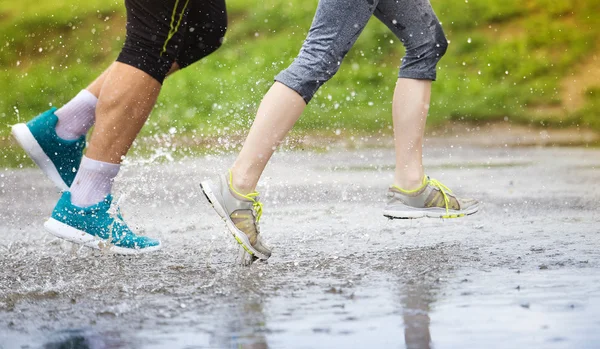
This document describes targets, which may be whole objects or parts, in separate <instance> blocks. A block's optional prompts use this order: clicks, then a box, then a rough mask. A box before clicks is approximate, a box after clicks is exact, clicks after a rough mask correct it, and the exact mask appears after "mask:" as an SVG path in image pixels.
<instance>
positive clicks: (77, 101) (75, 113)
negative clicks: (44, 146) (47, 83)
mask: <svg viewBox="0 0 600 349" xmlns="http://www.w3.org/2000/svg"><path fill="white" fill-rule="evenodd" d="M96 103H98V98H96V96H94V95H93V94H92V93H91V92H90V91H88V90H81V92H79V93H78V94H77V96H75V97H74V98H73V99H71V100H70V101H69V102H68V103H67V104H65V105H63V106H62V107H61V108H60V109H58V110H57V111H56V112H55V113H54V114H56V116H58V123H57V124H56V134H57V135H58V136H59V137H60V138H62V139H77V138H79V137H81V136H83V135H84V134H86V133H87V131H88V130H89V129H90V128H91V127H92V125H94V118H95V116H96Z"/></svg>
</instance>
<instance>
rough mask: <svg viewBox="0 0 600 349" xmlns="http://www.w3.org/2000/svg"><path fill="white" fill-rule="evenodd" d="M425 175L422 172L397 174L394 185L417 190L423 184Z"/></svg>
mask: <svg viewBox="0 0 600 349" xmlns="http://www.w3.org/2000/svg"><path fill="white" fill-rule="evenodd" d="M424 177H425V175H424V174H422V173H419V174H413V175H402V176H398V175H396V176H395V177H394V185H395V186H397V187H399V188H400V189H403V190H415V189H419V188H420V187H422V186H423V179H424Z"/></svg>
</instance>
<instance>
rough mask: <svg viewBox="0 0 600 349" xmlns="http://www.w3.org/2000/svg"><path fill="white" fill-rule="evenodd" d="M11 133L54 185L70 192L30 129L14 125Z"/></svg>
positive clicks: (25, 126)
mask: <svg viewBox="0 0 600 349" xmlns="http://www.w3.org/2000/svg"><path fill="white" fill-rule="evenodd" d="M11 133H12V135H13V137H14V138H15V140H16V141H17V143H19V145H20V146H21V148H23V150H25V153H27V155H29V157H30V158H31V159H32V160H33V162H35V164H36V165H37V166H38V167H39V168H40V169H41V170H42V172H44V174H46V176H48V178H50V180H51V181H52V182H53V183H54V185H55V186H56V187H57V188H58V189H59V190H61V191H66V190H69V187H68V186H67V184H66V183H65V181H63V179H62V177H61V176H60V174H59V173H58V170H57V169H56V166H54V164H53V163H52V160H50V158H49V157H48V155H46V153H45V152H44V150H43V149H42V147H41V146H40V145H39V143H38V142H37V141H36V140H35V137H33V134H32V133H31V131H29V127H27V125H25V124H16V125H13V127H12V130H11Z"/></svg>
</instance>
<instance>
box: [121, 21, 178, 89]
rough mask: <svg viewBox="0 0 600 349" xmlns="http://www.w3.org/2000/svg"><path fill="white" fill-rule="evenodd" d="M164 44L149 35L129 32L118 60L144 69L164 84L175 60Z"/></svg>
mask: <svg viewBox="0 0 600 349" xmlns="http://www.w3.org/2000/svg"><path fill="white" fill-rule="evenodd" d="M150 38H151V37H150ZM164 46H166V45H164ZM164 46H163V45H161V43H159V42H158V41H156V40H152V39H149V38H148V37H147V36H144V35H136V34H135V33H128V34H127V38H126V39H125V44H124V45H123V48H122V49H121V53H120V54H119V57H118V58H117V61H118V62H121V63H124V64H127V65H130V66H132V67H134V68H137V69H139V70H141V71H143V72H144V73H146V74H148V75H150V76H151V77H153V78H154V79H155V80H156V81H158V82H159V83H161V84H162V83H163V81H164V79H165V77H166V76H167V74H168V73H169V71H170V70H171V68H172V65H173V61H174V58H173V55H172V53H171V52H170V50H165V48H164Z"/></svg>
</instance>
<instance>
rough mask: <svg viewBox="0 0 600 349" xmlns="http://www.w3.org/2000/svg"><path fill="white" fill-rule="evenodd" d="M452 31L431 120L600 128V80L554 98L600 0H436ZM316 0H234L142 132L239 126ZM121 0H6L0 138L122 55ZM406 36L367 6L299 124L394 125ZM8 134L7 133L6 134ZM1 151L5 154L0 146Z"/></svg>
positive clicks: (585, 46)
mask: <svg viewBox="0 0 600 349" xmlns="http://www.w3.org/2000/svg"><path fill="white" fill-rule="evenodd" d="M432 3H433V6H434V8H435V9H436V12H437V14H438V17H439V18H440V20H441V21H442V22H443V26H444V29H445V31H446V34H447V36H448V39H449V40H450V42H451V43H450V47H449V50H448V52H447V55H446V57H444V59H443V60H442V61H441V62H440V64H439V67H438V69H439V70H438V81H437V82H435V83H434V91H433V96H434V98H433V100H432V105H431V109H430V117H429V121H428V124H429V126H430V127H439V126H440V125H444V123H445V122H447V121H449V120H450V121H452V120H465V121H469V122H473V121H488V120H501V119H506V118H508V119H509V120H511V121H514V122H522V123H532V122H536V123H539V122H542V123H545V124H550V125H556V126H564V125H574V124H577V125H580V126H584V127H591V128H594V129H596V130H600V121H598V120H600V118H599V115H598V113H599V112H598V111H599V110H600V108H599V107H600V82H598V83H597V84H596V85H595V86H590V87H589V88H588V91H587V93H586V96H587V97H586V102H585V104H584V105H582V106H581V107H580V108H579V109H578V110H576V111H573V112H565V111H563V110H562V109H561V108H554V109H551V110H553V112H549V113H548V114H547V115H542V116H540V115H536V116H535V118H534V117H532V112H531V109H532V108H534V107H537V106H550V107H552V106H555V107H556V106H560V105H561V99H562V98H563V97H562V96H561V93H560V90H561V81H562V80H563V79H564V78H565V77H567V76H569V75H570V74H572V73H573V72H574V71H575V70H576V68H577V66H578V64H580V63H581V62H582V61H584V60H585V59H587V58H588V57H590V56H591V55H593V54H597V53H598V52H599V47H598V45H597V44H598V39H597V38H598V37H599V34H600V17H599V16H596V15H595V14H597V13H600V0H585V1H584V0H582V1H577V2H574V1H569V0H527V1H520V0H487V1H467V2H465V1H452V0H432ZM315 7H316V2H314V1H300V0H288V1H281V0H260V1H259V0H231V1H229V2H228V11H229V17H230V28H229V30H228V33H227V36H226V41H225V45H224V46H223V47H222V48H221V49H220V50H219V51H218V52H216V53H215V54H213V55H211V56H210V57H208V58H206V59H205V60H203V61H202V62H199V63H198V64H196V65H194V66H192V67H190V68H188V69H186V70H185V71H184V72H182V73H178V74H175V75H174V76H173V77H171V78H169V79H168V80H167V82H166V83H165V85H164V89H163V92H162V94H161V97H160V99H159V101H158V104H157V106H156V108H155V110H154V111H153V113H152V115H151V117H150V120H149V122H148V124H147V126H146V127H145V128H144V130H143V131H142V133H143V136H145V137H150V136H152V135H156V134H163V133H165V132H168V130H170V129H172V128H175V129H176V130H177V133H178V134H181V133H183V134H191V133H192V132H195V134H197V135H200V136H203V137H212V136H218V135H222V134H225V133H236V134H243V133H244V132H245V131H246V130H247V129H248V127H249V125H250V124H251V122H252V119H253V117H254V112H255V110H256V108H257V105H258V103H259V102H260V100H261V98H262V96H263V94H264V93H265V92H266V90H267V89H268V88H269V86H270V85H271V84H272V80H273V77H274V76H275V75H276V74H277V73H278V72H279V71H280V70H282V69H283V68H285V67H286V66H287V65H288V64H289V63H291V61H292V60H293V58H294V57H295V56H296V54H297V53H298V51H299V49H300V46H301V44H302V41H303V39H304V37H305V35H306V32H307V31H308V28H309V26H310V22H311V20H312V16H313V14H314V10H315ZM124 21H125V19H124V8H123V6H122V1H121V0H119V1H112V0H111V1H100V0H93V1H87V2H81V1H75V0H60V1H53V2H39V1H35V2H34V1H33V0H21V1H18V2H12V1H3V2H2V3H0V71H2V74H0V120H1V127H0V147H3V148H4V149H5V151H6V147H7V144H9V142H8V141H7V137H8V130H9V128H8V126H9V125H11V124H13V123H15V122H17V121H25V120H28V119H30V118H31V117H32V116H34V115H36V114H37V113H39V112H40V111H43V110H45V109H47V108H48V106H50V105H57V106H59V105H61V104H62V103H64V102H66V101H68V100H69V99H70V98H71V97H72V96H74V95H75V94H76V93H77V92H78V91H79V90H81V89H82V88H84V87H85V86H86V85H87V84H88V83H89V82H91V81H92V80H93V79H94V78H95V77H96V76H97V75H98V74H100V73H101V72H102V71H103V69H105V68H106V67H107V66H108V65H109V64H110V63H111V62H112V61H113V60H114V59H115V57H116V55H117V54H118V51H119V49H120V47H121V45H122V43H123V39H124V34H125V33H124ZM402 55H403V48H402V45H401V44H400V43H399V41H398V40H396V38H395V37H393V35H392V34H391V32H389V30H388V29H387V28H386V27H385V26H384V25H382V24H381V23H379V22H378V21H377V20H376V19H373V20H372V21H371V22H370V23H369V25H368V26H367V28H366V30H365V32H364V33H363V34H362V36H361V37H360V38H359V40H358V42H357V44H356V45H355V47H354V48H353V49H352V50H351V51H350V53H349V54H348V56H347V58H346V60H345V61H344V63H343V64H342V67H341V69H340V72H339V73H338V75H336V77H335V78H334V79H333V80H332V81H330V82H329V83H327V84H326V85H325V86H324V87H323V88H322V89H321V90H320V91H319V92H318V94H317V95H316V96H315V98H314V100H313V102H311V104H310V106H309V108H308V109H307V111H306V113H305V115H304V116H303V118H302V119H301V120H300V122H299V123H298V125H297V129H298V130H299V131H300V132H311V131H314V130H317V131H324V130H325V131H326V130H335V129H341V130H347V131H356V132H375V131H378V130H381V129H383V130H386V132H389V127H390V125H391V117H390V113H391V96H392V92H393V87H394V83H395V80H396V77H397V69H398V66H399V63H400V58H401V57H402ZM2 144H4V146H2ZM0 161H2V163H4V162H5V160H4V159H2V157H0Z"/></svg>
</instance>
